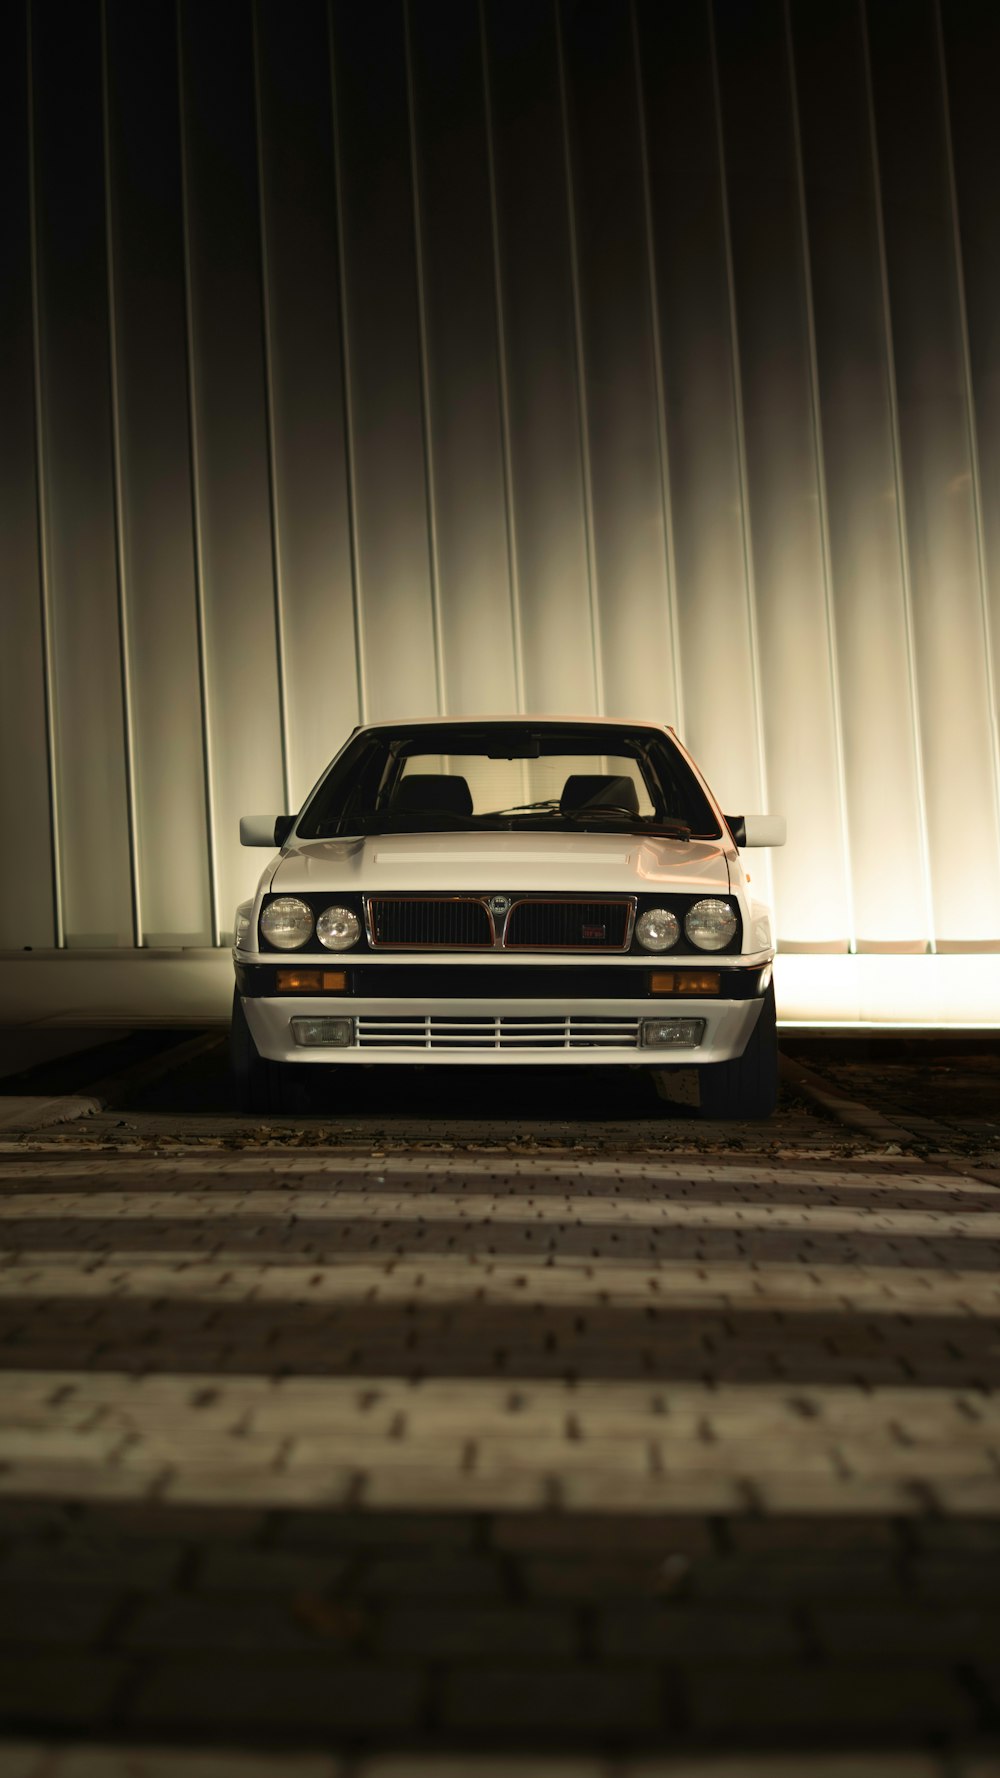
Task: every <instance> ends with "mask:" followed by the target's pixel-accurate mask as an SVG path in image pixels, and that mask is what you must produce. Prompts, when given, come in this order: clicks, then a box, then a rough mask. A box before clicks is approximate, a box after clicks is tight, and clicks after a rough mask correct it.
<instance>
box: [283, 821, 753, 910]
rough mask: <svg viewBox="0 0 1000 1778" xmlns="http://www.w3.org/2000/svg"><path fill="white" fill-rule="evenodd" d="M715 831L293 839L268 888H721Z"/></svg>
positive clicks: (724, 876)
mask: <svg viewBox="0 0 1000 1778" xmlns="http://www.w3.org/2000/svg"><path fill="white" fill-rule="evenodd" d="M729 886H730V879H729V867H728V864H727V862H726V854H725V850H724V844H723V842H722V841H721V840H671V839H656V838H653V837H651V836H650V837H647V836H640V835H638V834H624V833H443V834H437V833H435V834H428V833H394V834H374V835H370V836H369V837H368V838H366V839H338V840H297V841H293V842H292V843H291V845H290V846H288V847H287V849H286V850H285V851H284V852H283V853H282V855H281V857H280V858H279V860H278V863H277V866H276V868H275V872H274V875H273V877H272V879H271V890H272V892H273V893H279V894H284V895H287V894H291V893H293V892H295V891H299V892H300V893H301V892H302V891H305V890H315V891H319V892H324V891H326V890H329V891H331V892H333V891H337V890H339V891H343V892H346V891H351V892H353V893H354V894H359V893H360V892H362V891H366V892H368V893H370V894H376V895H391V894H392V893H393V892H394V891H396V892H398V893H401V894H410V895H412V894H418V895H419V894H434V893H440V892H442V891H443V892H444V893H446V894H448V893H454V892H457V891H462V890H476V889H481V890H483V891H485V892H487V893H494V894H503V893H516V894H523V893H532V894H534V893H549V892H551V891H553V890H556V891H575V892H576V893H577V894H579V893H580V891H581V890H584V891H585V890H588V889H593V890H595V891H601V892H603V893H606V894H607V893H611V892H620V893H625V894H628V893H631V894H633V895H634V894H643V893H646V894H648V893H649V892H650V891H653V892H655V891H656V890H657V889H664V890H666V889H668V888H669V889H673V890H676V891H680V892H681V893H684V892H685V891H690V892H691V893H693V894H715V895H725V894H726V893H727V892H728V890H729Z"/></svg>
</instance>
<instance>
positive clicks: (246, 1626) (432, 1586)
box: [0, 1104, 1000, 1778]
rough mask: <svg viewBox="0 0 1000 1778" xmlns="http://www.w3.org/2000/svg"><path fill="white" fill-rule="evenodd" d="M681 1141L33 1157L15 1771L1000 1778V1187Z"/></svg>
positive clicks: (16, 1609)
mask: <svg viewBox="0 0 1000 1778" xmlns="http://www.w3.org/2000/svg"><path fill="white" fill-rule="evenodd" d="M321 1128H322V1130H323V1134H322V1137H320V1130H321ZM662 1130H663V1137H664V1139H663V1140H662V1142H659V1143H658V1142H657V1140H656V1137H657V1131H656V1127H655V1126H654V1124H653V1121H652V1119H651V1118H649V1116H648V1115H647V1114H645V1113H644V1114H643V1115H642V1116H640V1117H634V1118H633V1119H632V1121H631V1122H629V1121H628V1120H625V1121H624V1122H623V1123H622V1124H620V1125H617V1126H615V1127H614V1128H613V1129H611V1130H609V1129H608V1128H603V1129H602V1128H598V1127H597V1126H595V1125H593V1124H590V1125H588V1126H587V1127H586V1128H585V1129H584V1130H583V1132H582V1138H583V1139H582V1140H579V1139H577V1140H575V1141H574V1140H573V1139H571V1138H570V1136H569V1135H568V1134H567V1131H566V1129H562V1130H560V1129H553V1128H551V1127H550V1128H549V1130H548V1132H547V1133H546V1132H545V1131H544V1130H542V1129H541V1128H540V1127H539V1126H538V1125H528V1126H524V1125H522V1126H521V1127H520V1128H518V1129H517V1130H516V1132H515V1134H514V1136H513V1137H511V1138H510V1139H509V1140H508V1141H506V1142H503V1141H501V1140H500V1138H499V1132H498V1130H496V1129H490V1130H485V1131H484V1130H482V1129H480V1130H479V1132H478V1134H477V1136H476V1138H475V1139H474V1140H473V1139H472V1138H471V1137H470V1136H469V1135H468V1132H465V1133H464V1135H463V1133H462V1132H461V1131H460V1132H459V1137H458V1139H457V1140H456V1139H455V1138H454V1131H453V1129H452V1128H451V1127H448V1136H447V1139H445V1138H444V1136H443V1130H442V1124H441V1122H440V1120H439V1121H438V1123H437V1125H436V1137H435V1126H434V1121H433V1117H432V1118H431V1119H430V1131H429V1133H428V1128H427V1123H426V1121H421V1122H420V1123H419V1124H418V1123H417V1121H416V1120H415V1119H413V1120H411V1124H410V1126H409V1128H401V1127H399V1126H396V1127H394V1128H392V1129H390V1130H389V1131H388V1133H387V1134H386V1133H385V1132H383V1133H381V1134H377V1133H376V1132H374V1131H369V1132H367V1133H362V1132H360V1131H359V1129H358V1127H357V1125H356V1124H355V1125H354V1126H353V1127H346V1126H345V1127H343V1128H342V1129H341V1131H340V1132H339V1134H338V1133H336V1132H335V1131H333V1130H332V1129H331V1127H330V1126H329V1125H326V1126H321V1125H318V1124H317V1123H315V1122H313V1123H311V1124H306V1125H304V1126H295V1125H293V1124H287V1125H284V1126H279V1127H278V1128H276V1129H275V1130H274V1131H272V1132H262V1131H261V1130H259V1129H257V1130H251V1129H248V1128H247V1127H246V1126H242V1127H237V1126H236V1125H226V1126H225V1127H224V1128H223V1129H222V1130H221V1131H220V1130H219V1128H218V1127H217V1126H209V1125H207V1124H205V1123H204V1121H202V1122H199V1120H198V1118H197V1117H193V1116H191V1117H188V1118H187V1121H186V1122H185V1121H184V1120H183V1119H179V1120H174V1121H173V1122H171V1120H170V1118H169V1117H168V1116H167V1115H166V1114H155V1115H154V1114H152V1113H150V1114H148V1115H147V1116H146V1118H145V1122H144V1121H143V1115H141V1114H140V1115H137V1116H135V1117H132V1116H131V1115H130V1117H129V1118H128V1119H116V1118H113V1117H105V1118H104V1119H95V1120H91V1121H90V1122H89V1123H88V1124H86V1125H79V1126H66V1127H64V1128H63V1129H62V1130H60V1131H59V1132H57V1133H55V1134H46V1135H44V1136H34V1137H26V1138H23V1139H18V1138H15V1137H12V1138H10V1139H9V1141H8V1142H7V1143H6V1144H5V1145H4V1147H3V1149H2V1150H0V1714H2V1715H3V1718H4V1721H5V1724H6V1731H7V1735H8V1739H7V1741H6V1742H0V1775H2V1778H118V1775H119V1774H120V1775H121V1778H125V1774H126V1773H128V1774H129V1778H168V1774H169V1775H170V1778H172V1774H173V1772H174V1771H177V1772H178V1773H181V1772H183V1773H184V1774H193V1775H196V1778H199V1775H200V1778H235V1775H236V1773H237V1772H239V1773H240V1774H242V1773H244V1772H245V1773H246V1774H247V1778H271V1774H272V1773H276V1772H277V1771H278V1769H279V1767H280V1769H281V1771H282V1773H283V1774H284V1773H288V1774H289V1775H290V1778H296V1774H298V1778H348V1774H350V1778H360V1775H363V1778H411V1774H414V1775H415V1774H417V1773H420V1774H421V1778H431V1774H432V1773H433V1774H434V1775H435V1778H437V1774H439V1773H440V1774H442V1775H445V1774H448V1773H452V1774H453V1778H459V1774H462V1778H464V1775H465V1774H466V1773H468V1774H470V1778H500V1774H501V1773H503V1774H504V1775H506V1774H507V1773H508V1772H516V1773H517V1774H518V1775H519V1778H529V1775H530V1774H532V1773H535V1772H537V1773H538V1774H539V1775H540V1778H541V1775H543V1774H544V1778H612V1774H613V1778H640V1775H641V1778H654V1774H663V1775H664V1778H688V1775H689V1774H690V1775H691V1778H695V1775H696V1774H697V1778H737V1775H739V1778H744V1775H752V1778H756V1775H757V1774H760V1778H763V1774H764V1772H767V1773H768V1774H769V1775H770V1774H777V1775H780V1778H793V1774H794V1775H795V1778H798V1775H799V1774H800V1773H805V1772H807V1771H808V1772H809V1774H810V1775H812V1774H814V1773H815V1774H816V1775H817V1778H864V1774H866V1773H871V1774H872V1775H873V1778H876V1775H878V1778H883V1775H884V1778H997V1775H998V1773H1000V1764H997V1763H992V1762H994V1761H995V1760H996V1759H997V1754H996V1749H997V1748H998V1747H1000V1584H998V1583H1000V1535H998V1527H1000V1389H998V1384H1000V1274H998V1264H997V1261H998V1258H1000V1197H998V1195H997V1192H996V1189H995V1187H994V1186H993V1184H992V1183H991V1179H990V1168H989V1167H988V1166H987V1167H983V1166H982V1165H980V1160H981V1158H982V1157H980V1156H973V1157H972V1158H971V1159H970V1157H969V1155H968V1154H967V1153H965V1152H962V1153H959V1152H957V1151H956V1152H955V1153H954V1154H953V1155H950V1156H949V1155H948V1154H943V1155H942V1153H941V1151H940V1145H939V1144H938V1146H937V1149H936V1152H937V1153H938V1157H939V1158H938V1159H937V1160H936V1161H934V1162H930V1161H928V1160H927V1159H926V1158H924V1156H923V1155H922V1153H921V1151H920V1146H919V1142H918V1143H916V1144H915V1145H914V1146H911V1147H909V1148H908V1146H907V1141H906V1137H905V1132H904V1134H903V1139H902V1140H901V1141H900V1142H889V1143H883V1144H881V1145H880V1146H879V1147H878V1148H875V1149H873V1147H872V1145H871V1142H870V1140H868V1139H866V1138H865V1137H864V1135H863V1134H860V1133H851V1132H844V1131H842V1130H838V1129H836V1127H835V1126H833V1125H831V1124H829V1123H828V1122H826V1123H824V1122H823V1121H822V1119H818V1118H815V1117H812V1116H811V1115H809V1114H808V1113H806V1112H805V1111H804V1110H802V1109H801V1108H800V1107H796V1106H795V1105H794V1104H789V1105H788V1106H787V1107H786V1108H785V1109H784V1110H783V1111H782V1112H781V1113H780V1114H779V1117H778V1119H777V1120H776V1121H775V1123H774V1124H772V1125H770V1126H767V1127H766V1128H765V1129H764V1130H761V1131H757V1132H754V1131H752V1130H750V1129H749V1128H743V1129H733V1130H730V1131H722V1130H719V1129H716V1130H713V1129H712V1128H711V1127H704V1128H701V1129H699V1128H698V1127H697V1126H694V1125H692V1124H690V1123H688V1122H685V1120H684V1118H683V1116H681V1117H679V1118H677V1119H676V1120H674V1121H673V1122H671V1121H669V1119H668V1121H667V1122H666V1123H665V1124H664V1125H662ZM576 1136H577V1138H579V1136H580V1131H579V1128H578V1130H577V1132H576ZM206 1138H207V1139H206ZM936 1140H937V1139H936ZM986 1158H987V1159H988V1158H989V1157H986ZM15 1737H19V1738H20V1739H19V1740H17V1741H15ZM85 1742H86V1743H90V1746H89V1749H84V1748H83V1746H82V1744H83V1743H85ZM70 1744H75V1750H72V1746H71V1745H70ZM168 1744H175V1745H176V1746H177V1747H180V1748H187V1749H188V1752H186V1753H185V1754H184V1756H183V1758H181V1755H180V1754H179V1753H176V1752H175V1753H172V1754H170V1755H169V1756H168V1754H167V1753H166V1752H165V1751H163V1750H164V1749H165V1748H166V1747H167V1746H168ZM53 1745H56V1746H57V1747H58V1748H59V1749H60V1751H58V1753H57V1754H53V1753H52V1751H51V1748H52V1746H53ZM150 1747H154V1748H155V1747H159V1749H160V1752H158V1753H157V1752H152V1753H150V1752H147V1753H143V1752H142V1751H141V1750H142V1749H143V1748H146V1749H149V1748H150ZM193 1748H201V1749H202V1751H201V1753H199V1754H198V1756H197V1758H195V1755H194V1754H193V1753H192V1752H190V1750H191V1749H193ZM115 1749H117V1751H115ZM136 1749H139V1750H140V1751H136ZM234 1749H235V1750H237V1751H235V1752H234V1751H233V1750H234ZM248 1749H253V1750H255V1752H254V1756H253V1757H254V1759H256V1760H257V1761H258V1764H257V1765H255V1764H254V1763H253V1760H252V1759H251V1755H250V1753H249V1752H248V1751H247V1750H248ZM289 1749H298V1750H301V1751H300V1753H296V1755H295V1759H299V1760H300V1763H299V1764H298V1765H297V1764H296V1763H295V1759H293V1757H292V1754H291V1753H290V1752H289ZM226 1750H228V1751H226ZM421 1750H422V1751H421ZM448 1750H451V1756H452V1757H453V1761H457V1763H452V1764H451V1765H449V1763H448V1759H447V1758H446V1754H447V1752H448ZM822 1750H826V1752H827V1756H828V1758H827V1763H823V1761H822V1760H821V1759H820V1753H821V1751H822ZM390 1752H392V1753H393V1759H392V1760H390V1758H389V1754H390ZM404 1755H405V1757H404ZM418 1755H419V1759H418ZM529 1756H530V1757H529ZM834 1756H836V1757H834ZM88 1760H89V1762H90V1763H89V1764H88V1763H87V1761H88ZM415 1760H416V1761H417V1763H414V1761H415ZM484 1761H485V1762H486V1763H483V1762H484ZM74 1762H75V1763H74ZM164 1762H167V1763H164ZM608 1762H611V1763H610V1764H609V1763H608ZM650 1762H652V1763H650Z"/></svg>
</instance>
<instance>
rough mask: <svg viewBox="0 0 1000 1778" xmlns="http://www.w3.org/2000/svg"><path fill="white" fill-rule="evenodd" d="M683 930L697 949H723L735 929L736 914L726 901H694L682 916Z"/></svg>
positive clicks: (711, 897)
mask: <svg viewBox="0 0 1000 1778" xmlns="http://www.w3.org/2000/svg"><path fill="white" fill-rule="evenodd" d="M684 930H685V932H686V933H687V935H688V938H689V939H690V940H691V943H692V944H693V945H697V946H698V949H699V951H723V950H725V948H726V946H727V945H728V943H729V941H730V939H731V938H732V936H733V933H734V932H735V931H736V915H735V914H734V913H733V910H732V908H731V907H730V906H729V903H728V902H727V901H716V900H715V898H714V897H713V896H710V897H709V898H708V900H707V901H696V902H695V904H694V907H693V908H689V909H688V911H687V913H686V914H685V916H684Z"/></svg>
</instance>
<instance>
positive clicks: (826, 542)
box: [784, 0, 858, 953]
mask: <svg viewBox="0 0 1000 1778" xmlns="http://www.w3.org/2000/svg"><path fill="white" fill-rule="evenodd" d="M784 15H785V55H786V58H787V62H788V87H789V93H790V96H791V109H792V138H793V144H794V148H795V184H796V191H797V195H798V204H799V228H800V231H801V240H802V288H803V293H804V297H805V310H806V336H807V339H808V342H809V406H810V410H811V413H812V429H813V449H814V451H815V454H816V497H817V501H818V506H819V535H820V554H821V560H822V564H823V605H824V610H825V612H826V639H827V649H828V655H829V666H830V700H831V706H832V710H833V736H834V747H835V751H836V760H837V795H838V799H839V802H840V809H839V817H840V840H841V846H842V847H843V857H844V893H845V899H846V902H847V945H848V950H849V951H850V952H851V953H854V952H856V951H857V948H858V927H857V916H856V914H855V907H854V878H853V873H852V860H851V833H850V824H849V822H848V816H847V767H846V763H845V758H844V716H843V709H842V706H841V698H840V667H839V661H838V653H837V622H836V613H835V611H834V605H833V560H832V556H831V553H830V523H829V513H828V511H827V496H826V460H825V456H824V452H823V426H822V416H821V414H820V395H819V363H818V358H817V352H816V315H815V310H814V308H813V290H812V266H811V264H810V258H809V218H808V213H807V210H806V181H805V168H804V165H803V160H802V131H801V127H800V123H799V88H798V80H797V78H796V74H795V48H794V44H793V42H792V17H791V6H790V0H784Z"/></svg>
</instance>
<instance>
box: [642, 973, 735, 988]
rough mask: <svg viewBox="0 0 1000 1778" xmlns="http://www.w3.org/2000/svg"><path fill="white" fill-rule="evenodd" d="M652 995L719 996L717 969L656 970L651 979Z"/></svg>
mask: <svg viewBox="0 0 1000 1778" xmlns="http://www.w3.org/2000/svg"><path fill="white" fill-rule="evenodd" d="M649 991H650V993H651V994H717V993H718V992H719V971H718V970H717V969H654V970H653V972H652V974H651V975H650V978H649Z"/></svg>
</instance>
